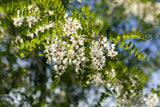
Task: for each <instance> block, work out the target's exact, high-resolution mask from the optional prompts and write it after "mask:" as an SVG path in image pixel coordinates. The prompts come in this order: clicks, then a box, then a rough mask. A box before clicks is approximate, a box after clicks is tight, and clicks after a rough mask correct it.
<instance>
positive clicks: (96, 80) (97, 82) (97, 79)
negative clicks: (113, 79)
mask: <svg viewBox="0 0 160 107" xmlns="http://www.w3.org/2000/svg"><path fill="white" fill-rule="evenodd" d="M86 83H87V84H93V85H94V86H95V87H101V86H103V85H104V84H105V81H104V80H103V79H102V77H101V74H100V73H99V72H98V73H96V74H94V75H92V76H91V77H90V79H89V81H87V82H86Z"/></svg>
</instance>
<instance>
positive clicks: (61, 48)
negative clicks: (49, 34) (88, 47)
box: [45, 18, 87, 75]
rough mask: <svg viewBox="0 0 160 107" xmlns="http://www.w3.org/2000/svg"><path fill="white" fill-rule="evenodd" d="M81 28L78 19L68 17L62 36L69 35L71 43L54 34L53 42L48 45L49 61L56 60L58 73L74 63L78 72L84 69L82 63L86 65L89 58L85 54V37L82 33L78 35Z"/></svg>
mask: <svg viewBox="0 0 160 107" xmlns="http://www.w3.org/2000/svg"><path fill="white" fill-rule="evenodd" d="M79 28H81V24H80V23H79V22H78V20H76V19H74V20H72V18H66V19H65V24H64V25H63V28H62V31H63V33H64V35H61V37H62V38H63V37H68V38H69V39H70V43H67V42H65V41H62V38H60V37H58V36H57V35H54V39H52V40H53V41H52V42H53V43H52V44H51V45H49V46H47V47H46V50H45V52H46V53H47V54H46V57H47V58H48V61H47V62H48V63H51V62H52V61H53V62H56V64H55V65H54V69H55V71H57V75H62V74H63V73H64V71H65V70H66V68H67V67H68V66H70V65H72V64H73V65H74V68H75V71H76V72H77V74H78V73H79V71H83V69H82V68H81V67H80V65H81V66H82V67H84V66H85V62H86V61H87V58H86V56H85V47H84V46H83V45H84V40H85V39H84V38H83V37H81V35H80V36H78V35H77V32H76V30H77V29H79ZM72 34H73V35H72Z"/></svg>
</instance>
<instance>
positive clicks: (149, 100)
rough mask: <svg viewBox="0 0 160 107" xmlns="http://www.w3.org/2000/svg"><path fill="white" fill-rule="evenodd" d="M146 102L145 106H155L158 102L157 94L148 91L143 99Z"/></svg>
mask: <svg viewBox="0 0 160 107" xmlns="http://www.w3.org/2000/svg"><path fill="white" fill-rule="evenodd" d="M144 101H145V103H146V107H155V106H156V104H157V103H158V101H159V99H158V96H157V95H156V94H154V93H149V94H148V95H147V97H146V98H145V99H144Z"/></svg>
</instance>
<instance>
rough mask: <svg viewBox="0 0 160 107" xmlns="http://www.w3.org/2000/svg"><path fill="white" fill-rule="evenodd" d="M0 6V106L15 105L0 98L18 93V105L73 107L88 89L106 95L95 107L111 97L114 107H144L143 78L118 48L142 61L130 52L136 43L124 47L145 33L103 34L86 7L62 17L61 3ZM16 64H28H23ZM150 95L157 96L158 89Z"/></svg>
mask: <svg viewBox="0 0 160 107" xmlns="http://www.w3.org/2000/svg"><path fill="white" fill-rule="evenodd" d="M66 3H69V1H66ZM0 4H1V7H0V13H1V14H2V15H1V17H0V31H1V35H2V36H0V37H1V39H2V43H1V47H2V48H3V47H4V50H3V49H0V52H1V53H0V64H1V65H0V67H1V68H2V69H1V70H2V71H1V73H0V75H1V76H2V77H3V80H1V81H0V83H1V84H2V86H0V89H1V90H2V92H0V94H2V97H1V99H0V101H1V102H0V106H16V104H14V103H11V101H10V98H9V95H7V96H5V95H3V94H4V93H6V94H8V93H11V92H12V93H15V94H16V95H17V96H18V94H20V96H21V99H22V102H21V103H20V104H19V106H45V105H46V106H55V107H61V106H70V105H71V104H73V105H74V106H77V105H78V102H79V101H80V100H83V99H87V98H86V96H84V94H85V92H84V90H85V89H86V90H89V89H90V86H91V85H94V87H95V88H98V87H104V89H105V91H106V92H105V93H101V97H100V99H99V101H98V103H97V104H96V105H95V106H100V105H101V102H103V99H104V98H106V97H111V96H114V98H115V101H116V104H117V106H132V105H133V106H142V105H145V104H146V105H147V104H148V102H149V99H148V100H144V96H143V87H144V85H145V83H146V81H147V80H148V76H147V75H146V74H145V73H144V72H143V70H142V69H141V68H140V67H138V66H131V67H130V66H126V65H125V64H124V63H123V61H121V60H120V59H119V56H120V54H121V52H120V50H119V49H120V48H121V47H124V51H127V52H128V53H129V54H132V53H133V56H137V57H136V59H137V58H138V59H139V60H141V61H144V60H145V61H146V60H147V58H148V56H144V54H143V52H142V51H139V49H138V48H135V47H136V44H133V43H132V41H129V42H128V43H126V42H127V40H129V39H135V38H136V39H142V40H145V41H148V39H147V36H146V35H144V34H143V33H141V32H139V31H135V32H132V33H131V32H128V33H122V34H119V33H117V32H113V31H111V30H109V31H108V30H107V32H106V29H109V27H110V26H108V25H106V24H101V23H98V24H97V23H96V20H97V17H96V16H95V13H94V12H90V9H89V7H88V6H87V5H84V6H82V7H81V8H79V9H73V10H70V14H66V13H65V8H67V7H66V6H67V5H66V4H65V2H64V1H61V0H8V1H6V0H2V1H1V3H0ZM64 4H65V5H64ZM97 8H99V6H98V7H97ZM116 14H118V13H116ZM138 59H137V60H138ZM4 60H5V61H4ZM22 61H27V63H29V64H28V65H27V64H26V65H25V66H23V64H22V65H21V63H22ZM23 63H24V62H23ZM6 72H7V74H6ZM5 76H6V78H5ZM8 80H9V81H8ZM15 80H16V81H15ZM5 81H6V82H8V84H6V83H5ZM48 81H49V82H48ZM47 84H50V85H49V86H48V87H46V86H47ZM8 87H9V88H8ZM14 88H15V89H14ZM23 88H24V89H23ZM78 88H80V89H79V91H77V89H78ZM56 89H58V90H59V92H57V93H56V92H55V91H56ZM22 90H25V91H22ZM63 90H65V91H63ZM72 91H74V93H73V92H72ZM152 91H153V93H158V96H159V91H155V90H152ZM26 92H27V94H26ZM80 95H81V96H80ZM5 97H8V98H5ZM47 98H48V99H49V101H48V100H46V99H47ZM55 98H57V99H58V100H56V99H55ZM154 98H155V99H158V97H157V96H156V97H154ZM7 99H8V100H7ZM137 99H138V101H137ZM146 99H147V98H146ZM11 100H14V99H12V98H11ZM72 100H74V101H72ZM155 103H157V100H156V101H155Z"/></svg>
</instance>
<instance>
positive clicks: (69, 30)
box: [62, 15, 82, 36]
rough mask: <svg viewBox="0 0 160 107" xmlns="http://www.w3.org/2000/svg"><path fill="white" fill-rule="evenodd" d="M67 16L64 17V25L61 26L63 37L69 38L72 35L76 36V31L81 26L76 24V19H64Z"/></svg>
mask: <svg viewBox="0 0 160 107" xmlns="http://www.w3.org/2000/svg"><path fill="white" fill-rule="evenodd" d="M66 17H67V15H66V16H65V24H64V25H63V28H62V31H63V32H65V34H64V35H66V36H70V35H72V34H75V35H77V31H76V30H77V29H81V28H82V27H81V24H80V23H79V22H78V20H77V19H74V20H73V18H66Z"/></svg>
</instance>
